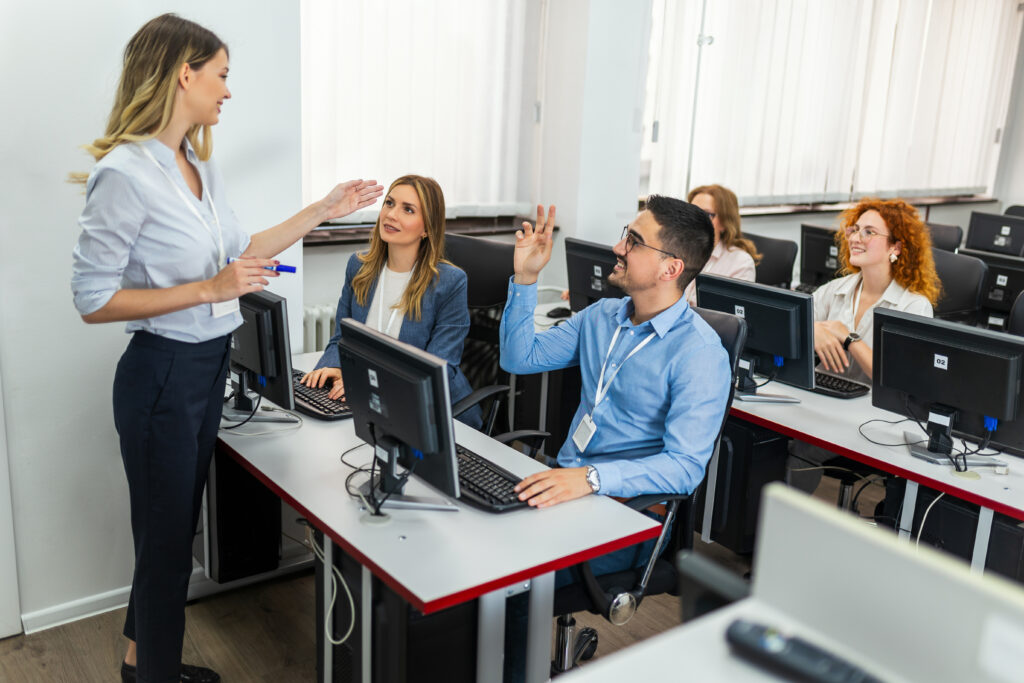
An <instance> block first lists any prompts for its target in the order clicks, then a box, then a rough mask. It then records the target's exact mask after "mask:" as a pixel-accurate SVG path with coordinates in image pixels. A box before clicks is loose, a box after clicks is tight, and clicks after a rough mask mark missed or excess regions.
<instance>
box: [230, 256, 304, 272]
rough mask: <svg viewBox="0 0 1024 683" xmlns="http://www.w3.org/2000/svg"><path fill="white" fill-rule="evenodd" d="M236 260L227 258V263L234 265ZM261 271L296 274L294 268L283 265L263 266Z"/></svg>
mask: <svg viewBox="0 0 1024 683" xmlns="http://www.w3.org/2000/svg"><path fill="white" fill-rule="evenodd" d="M237 260H238V259H236V258H232V257H230V256H228V258H227V261H228V263H234V262H235V261H237ZM263 270H276V271H277V272H278V273H294V272H296V270H295V266H286V265H284V264H283V263H282V264H279V265H276V266H263Z"/></svg>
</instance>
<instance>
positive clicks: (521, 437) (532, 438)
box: [491, 429, 551, 458]
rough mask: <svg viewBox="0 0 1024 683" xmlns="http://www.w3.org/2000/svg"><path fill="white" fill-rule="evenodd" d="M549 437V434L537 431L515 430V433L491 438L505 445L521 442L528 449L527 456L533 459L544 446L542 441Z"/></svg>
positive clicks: (506, 433)
mask: <svg viewBox="0 0 1024 683" xmlns="http://www.w3.org/2000/svg"><path fill="white" fill-rule="evenodd" d="M549 436H551V434H549V433H548V432H542V431H540V430H537V429H517V430H515V431H511V432H505V433H504V434H498V435H497V436H492V437H491V438H492V439H494V440H495V441H497V442H499V443H503V444H505V445H508V444H510V443H512V442H513V441H522V442H523V443H524V444H526V446H527V448H529V449H530V452H529V456H530V457H531V458H534V457H536V455H537V451H539V450H540V449H541V448H542V447H543V446H544V441H545V440H546V439H547V438H548V437H549Z"/></svg>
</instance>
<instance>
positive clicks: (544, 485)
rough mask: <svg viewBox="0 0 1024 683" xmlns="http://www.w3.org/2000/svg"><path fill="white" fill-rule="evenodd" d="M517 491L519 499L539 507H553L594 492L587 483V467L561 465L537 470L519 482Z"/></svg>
mask: <svg viewBox="0 0 1024 683" xmlns="http://www.w3.org/2000/svg"><path fill="white" fill-rule="evenodd" d="M515 491H516V493H518V494H519V500H525V501H527V502H528V503H529V504H530V506H532V507H538V508H545V507H551V506H552V505H558V504H559V503H564V502H565V501H567V500H574V499H576V498H582V497H583V496H586V495H589V494H590V493H592V491H591V489H590V484H588V483H587V468H586V467H559V468H556V469H553V470H544V471H543V472H536V473H534V474H531V475H530V476H528V477H526V478H525V479H523V480H522V481H521V482H519V483H518V484H517V485H516V488H515Z"/></svg>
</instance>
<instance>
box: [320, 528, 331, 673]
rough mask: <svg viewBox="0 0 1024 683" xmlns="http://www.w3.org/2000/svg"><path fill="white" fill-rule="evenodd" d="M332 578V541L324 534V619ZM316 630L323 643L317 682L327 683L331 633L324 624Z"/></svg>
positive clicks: (329, 600) (329, 602)
mask: <svg viewBox="0 0 1024 683" xmlns="http://www.w3.org/2000/svg"><path fill="white" fill-rule="evenodd" d="M333 576H334V541H332V540H331V539H330V538H329V537H328V536H327V534H324V571H323V582H324V585H323V600H324V612H323V613H324V615H325V618H326V615H327V614H330V612H328V610H329V609H330V608H331V578H332V577H333ZM316 626H317V628H319V629H323V630H324V634H323V643H324V653H323V662H324V668H323V671H320V672H318V673H319V680H320V681H321V683H327V682H328V681H331V680H333V679H334V646H333V645H331V641H330V639H329V638H328V637H327V636H328V635H329V634H330V633H331V631H330V629H328V628H327V627H326V626H325V625H324V624H317V625H316Z"/></svg>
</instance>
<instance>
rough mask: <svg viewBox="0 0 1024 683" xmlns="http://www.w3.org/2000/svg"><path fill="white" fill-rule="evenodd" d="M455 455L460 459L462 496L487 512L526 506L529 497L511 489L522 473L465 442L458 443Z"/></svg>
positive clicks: (460, 488)
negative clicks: (475, 450)
mask: <svg viewBox="0 0 1024 683" xmlns="http://www.w3.org/2000/svg"><path fill="white" fill-rule="evenodd" d="M455 455H456V457H457V458H458V462H459V490H460V491H461V496H460V497H459V499H460V500H463V501H465V502H467V503H470V504H472V505H475V506H476V507H479V508H482V509H484V510H487V511H488V512H507V511H508V510H515V509H516V508H521V507H527V504H526V501H522V500H519V499H518V498H517V497H516V494H515V493H514V492H513V491H512V487H514V486H515V485H516V484H518V483H519V481H520V479H522V477H517V476H516V475H514V474H512V473H511V472H509V471H508V470H504V469H502V468H500V467H498V466H497V465H495V464H494V463H492V462H491V461H489V460H487V459H486V458H482V457H480V456H479V455H477V454H476V453H474V452H473V451H471V450H468V449H466V448H463V447H462V446H458V445H456V446H455Z"/></svg>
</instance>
